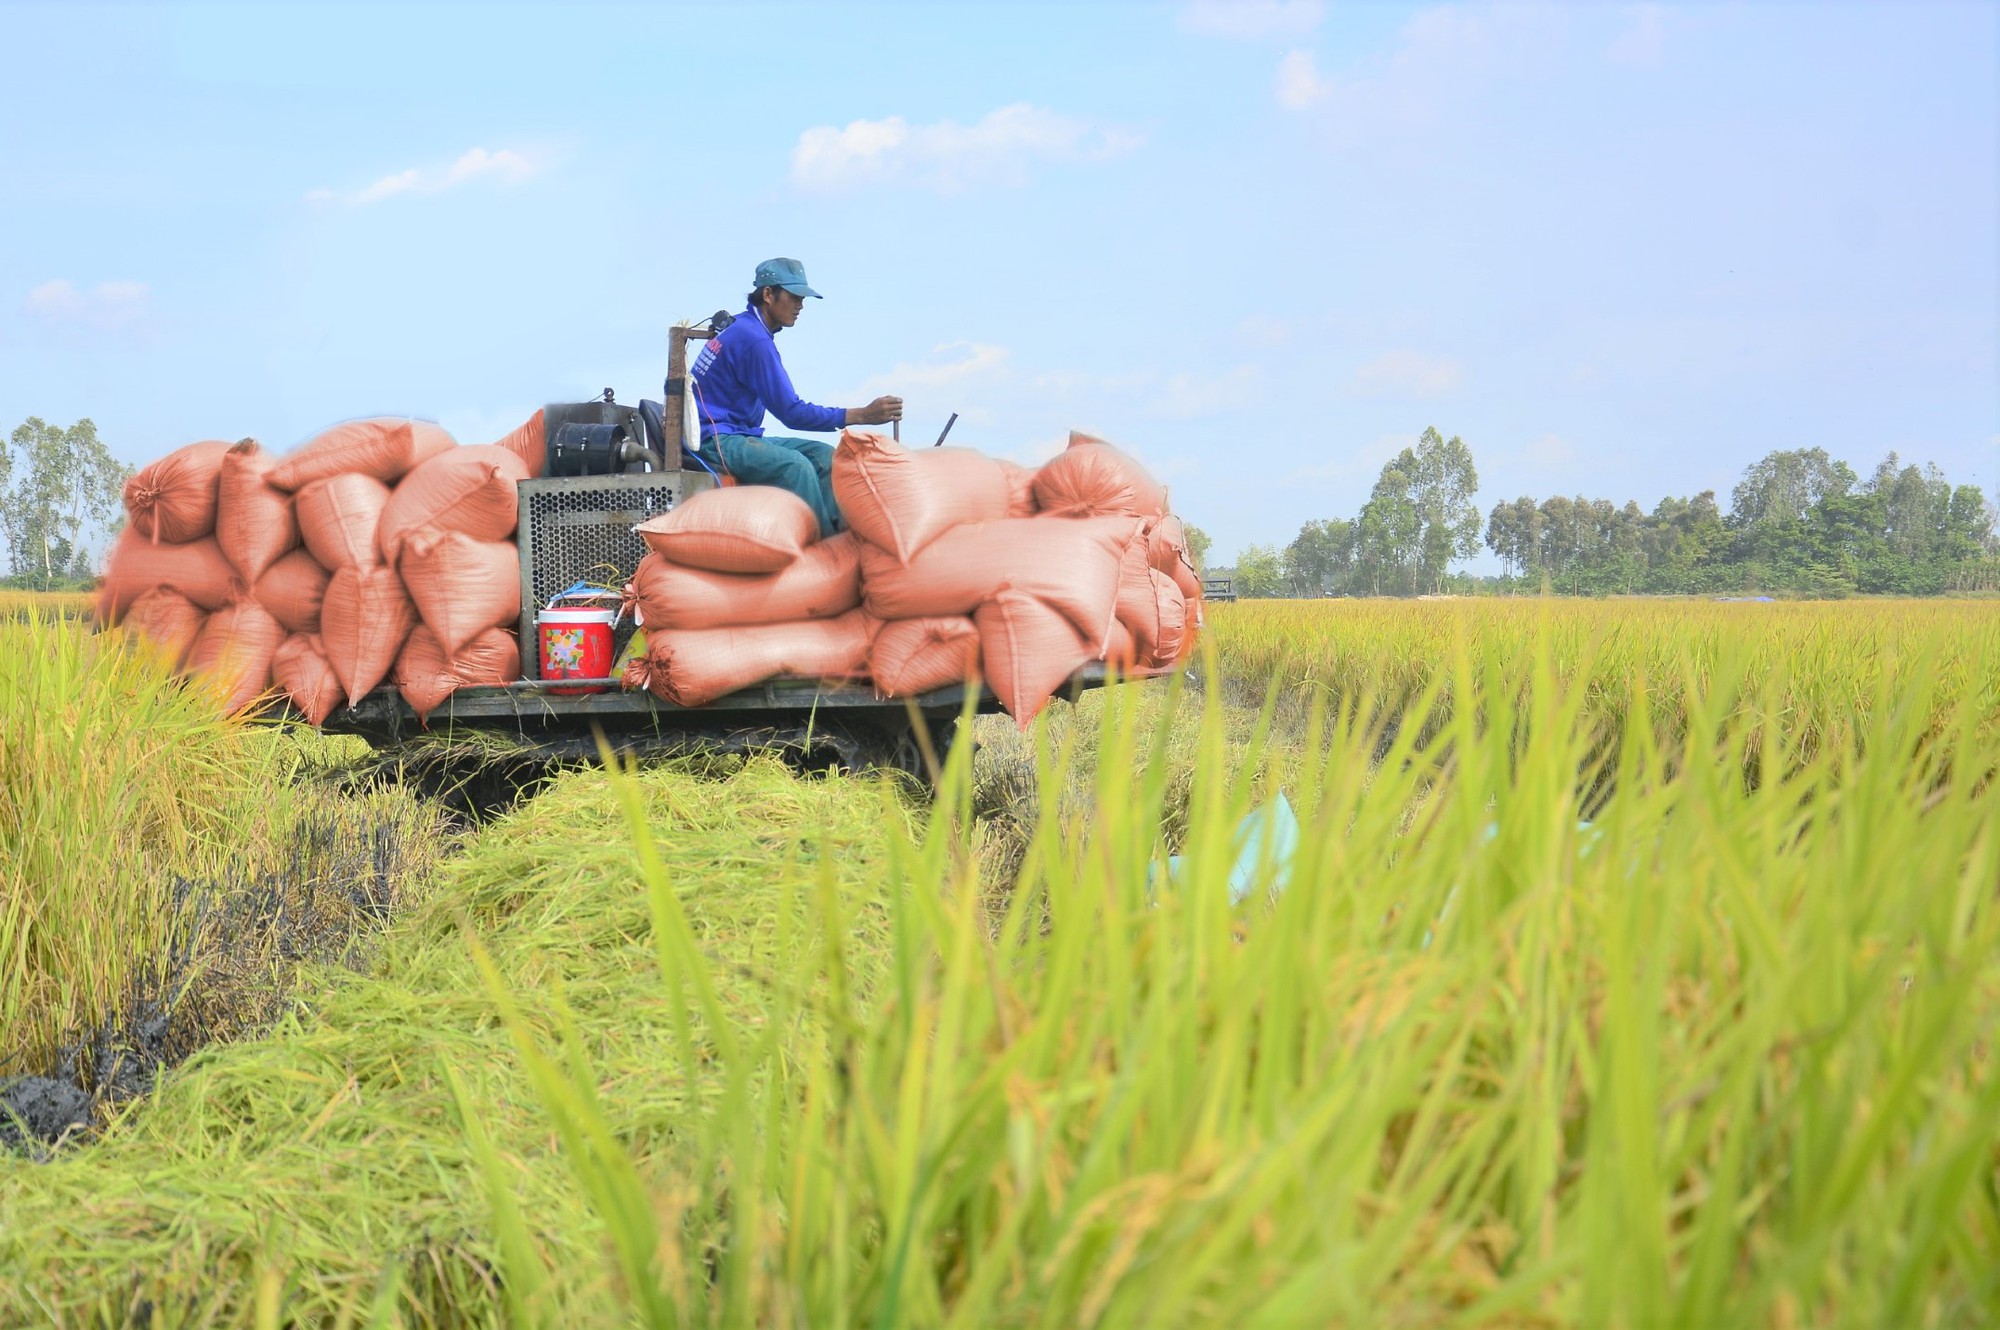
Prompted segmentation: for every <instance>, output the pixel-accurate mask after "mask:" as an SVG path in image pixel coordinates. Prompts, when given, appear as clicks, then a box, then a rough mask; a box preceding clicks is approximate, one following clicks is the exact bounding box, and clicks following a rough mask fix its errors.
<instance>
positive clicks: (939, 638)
mask: <svg viewBox="0 0 2000 1330" xmlns="http://www.w3.org/2000/svg"><path fill="white" fill-rule="evenodd" d="M868 674H869V677H870V678H872V679H874V680H875V692H876V694H877V695H878V696H880V697H914V696H916V695H917V694H918V693H928V692H930V691H931V690H932V689H933V688H948V687H950V686H951V685H952V684H956V683H968V682H972V681H975V680H977V679H978V678H979V629H978V627H977V626H976V625H975V624H974V623H973V622H972V620H970V619H968V618H966V617H965V616H964V615H962V614H954V615H945V616H940V617H936V618H926V619H898V620H897V621H895V622H894V623H885V624H883V625H882V627H881V629H880V630H879V631H877V632H876V634H875V643H874V645H873V646H871V647H869V648H868Z"/></svg>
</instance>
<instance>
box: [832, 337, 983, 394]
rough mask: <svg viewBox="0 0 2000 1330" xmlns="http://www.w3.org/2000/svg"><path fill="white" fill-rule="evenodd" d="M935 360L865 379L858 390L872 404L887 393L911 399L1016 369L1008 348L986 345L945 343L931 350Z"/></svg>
mask: <svg viewBox="0 0 2000 1330" xmlns="http://www.w3.org/2000/svg"><path fill="white" fill-rule="evenodd" d="M931 356H932V358H931V359H930V360H927V361H923V362H915V361H904V362H902V363H901V364H898V365H897V366H895V368H893V369H890V370H887V371H885V372H884V373H881V374H876V375H874V376H872V377H870V378H867V379H864V380H863V381H862V383H861V387H860V389H859V390H858V391H859V393H860V395H861V397H862V398H864V399H870V400H872V399H873V398H875V397H877V396H880V395H881V394H883V393H894V394H896V395H897V396H899V397H907V396H910V395H911V394H914V393H924V392H941V391H944V390H946V389H952V388H959V389H962V388H967V387H970V386H972V385H975V384H979V383H984V382H991V381H993V380H996V379H999V378H1003V377H1005V376H1006V375H1007V374H1008V373H1009V371H1010V370H1011V369H1012V364H1011V356H1010V354H1009V352H1008V350H1007V348H1006V347H1004V346H992V345H989V344H987V343H985V342H943V343H940V344H939V345H937V346H935V347H932V348H931Z"/></svg>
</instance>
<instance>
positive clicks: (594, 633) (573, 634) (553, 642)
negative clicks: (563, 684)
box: [535, 606, 618, 697]
mask: <svg viewBox="0 0 2000 1330" xmlns="http://www.w3.org/2000/svg"><path fill="white" fill-rule="evenodd" d="M617 617H618V611H617V610H605V609H581V608H579V609H562V608H558V607H556V606H550V607H549V608H548V609H545V610H542V611H541V612H539V613H538V614H536V615H535V638H536V641H537V642H539V643H540V645H541V661H542V677H543V678H544V679H600V680H601V679H608V678H610V677H611V625H612V623H613V621H614V620H616V619H617ZM609 687H610V685H609V684H605V683H598V684H595V685H593V686H591V687H589V688H551V689H550V690H549V691H550V692H552V693H556V694H559V695H561V696H563V697H576V696H578V695H579V694H582V693H602V692H605V691H606V690H607V689H608V688H609Z"/></svg>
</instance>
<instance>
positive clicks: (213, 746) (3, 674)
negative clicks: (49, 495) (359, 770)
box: [0, 606, 283, 1073]
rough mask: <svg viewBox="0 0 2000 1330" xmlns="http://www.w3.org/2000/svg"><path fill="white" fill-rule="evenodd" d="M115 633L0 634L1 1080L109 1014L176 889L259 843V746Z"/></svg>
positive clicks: (264, 780)
mask: <svg viewBox="0 0 2000 1330" xmlns="http://www.w3.org/2000/svg"><path fill="white" fill-rule="evenodd" d="M218 712H219V707H218V705H217V701H216V698H215V697H214V696H213V695H211V693H210V692H208V691H207V690H205V689H204V688H202V687H200V686H199V685H198V684H197V685H190V684H186V683H183V682H181V681H178V680H176V679H174V677H173V675H172V671H171V669H170V668H169V663H168V662H164V661H162V660H160V659H159V658H158V657H157V655H156V653H154V652H153V651H152V650H151V649H150V648H149V647H148V646H147V645H146V644H145V643H143V642H142V641H140V640H138V639H136V638H128V636H127V635H126V634H124V633H122V632H113V633H106V634H102V635H94V634H91V633H88V632H86V631H83V630H82V629H81V627H80V626H79V625H78V624H77V623H75V622H72V621H68V620H65V619H63V618H61V617H59V616H58V615H56V614H52V613H50V612H49V611H47V610H46V609H43V608H41V607H39V606H36V607H31V608H29V609H27V610H25V611H24V612H23V614H22V615H21V617H19V618H17V619H15V620H13V621H11V622H9V621H4V620H0V1059H4V1060H5V1065H3V1066H0V1073H4V1072H6V1071H13V1070H20V1069H22V1068H24V1067H35V1066H38V1065H39V1064H40V1062H41V1061H42V1060H43V1059H45V1057H46V1055H47V1054H48V1052H49V1050H50V1049H51V1047H52V1046H53V1044H54V1042H55V1041H56V1040H57V1039H59V1038H61V1037H63V1036H64V1035H74V1034H76V1033H78V1032H79V1031H80V1030H82V1029H85V1028H88V1027H91V1026H93V1025H95V1024H97V1023H99V1022H101V1021H103V1020H105V1019H106V1018H107V1017H109V1016H111V1015H112V1014H113V1013H114V1012H115V1011H116V1009H117V1007H118V1004H119V1003H120V1002H121V1001H123V1000H124V999H125V998H126V997H127V996H128V995H129V994H130V992H131V990H132V986H133V983H134V981H135V979H136V978H137V977H138V972H139V970H140V969H141V968H142V967H143V966H144V965H145V964H147V962H148V961H149V959H151V958H157V957H159V956H161V955H163V954H164V953H165V952H166V951H167V950H168V948H169V946H170V944H171V943H172V942H173V940H174V937H175V930H176V929H177V928H178V927H179V920H178V917H177V914H176V911H175V910H174V909H173V908H172V894H173V887H174V882H175V879H176V877H177V876H179V875H188V876H196V875H199V874H200V873H201V872H202V871H203V870H204V869H205V868H207V867H211V866H213V865H214V864H216V863H219V862H221V861H222V859H224V858H226V857H227V855H228V854H229V853H230V851H231V849H232V848H233V847H236V846H240V845H241V844H243V843H244V842H245V841H246V840H248V839H250V838H252V837H253V836H254V835H255V829H256V828H257V827H259V826H260V825H261V824H262V822H263V820H264V819H265V818H268V817H270V816H271V815H272V814H273V812H274V811H275V808H274V801H275V800H276V799H278V798H279V797H281V787H282V785H283V779H282V772H283V766H282V764H281V762H280V760H279V753H278V750H277V749H276V748H274V747H273V746H272V745H271V744H270V743H268V742H264V741H262V740H261V739H260V738H259V737H258V736H254V735H252V734H250V733H249V732H248V731H247V730H246V729H245V727H244V726H243V725H241V724H239V723H232V722H227V721H224V720H222V719H221V718H220V717H219V714H218Z"/></svg>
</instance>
